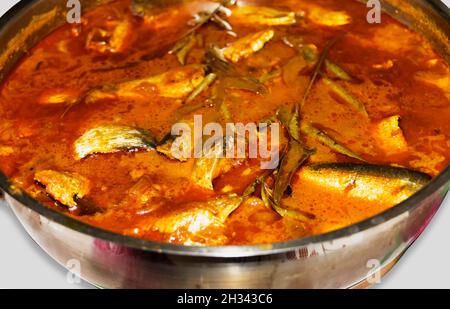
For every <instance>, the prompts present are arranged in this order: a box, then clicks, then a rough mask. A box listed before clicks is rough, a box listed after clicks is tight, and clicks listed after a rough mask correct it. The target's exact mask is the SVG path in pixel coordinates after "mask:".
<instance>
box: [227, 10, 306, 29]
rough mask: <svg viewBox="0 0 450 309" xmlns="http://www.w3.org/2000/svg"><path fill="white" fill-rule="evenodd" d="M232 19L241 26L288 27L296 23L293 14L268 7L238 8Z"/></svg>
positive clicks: (234, 11)
mask: <svg viewBox="0 0 450 309" xmlns="http://www.w3.org/2000/svg"><path fill="white" fill-rule="evenodd" d="M233 18H234V19H235V20H236V21H237V22H239V23H243V24H253V25H255V24H256V25H266V26H289V25H293V24H295V23H296V22H297V20H296V14H295V12H289V11H282V10H277V9H274V8H270V7H263V6H262V7H255V6H240V7H237V8H236V9H234V10H233Z"/></svg>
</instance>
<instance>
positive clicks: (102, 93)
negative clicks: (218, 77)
mask: <svg viewBox="0 0 450 309" xmlns="http://www.w3.org/2000/svg"><path fill="white" fill-rule="evenodd" d="M204 78H205V70H204V67H203V66H202V65H189V66H184V67H179V68H175V69H172V70H169V71H167V72H165V73H162V74H159V75H156V76H151V77H148V78H142V79H137V80H132V81H128V82H123V83H119V84H116V85H113V86H106V87H104V88H103V89H98V90H93V91H91V92H90V93H89V94H88V95H87V98H86V103H93V102H96V101H99V100H111V99H112V100H114V99H120V98H131V99H139V98H141V99H146V98H148V96H151V95H158V96H161V97H165V98H172V99H182V98H184V97H186V96H188V95H189V94H191V92H192V91H194V90H195V89H196V88H197V86H198V85H199V84H200V83H201V82H202V81H203V79H204Z"/></svg>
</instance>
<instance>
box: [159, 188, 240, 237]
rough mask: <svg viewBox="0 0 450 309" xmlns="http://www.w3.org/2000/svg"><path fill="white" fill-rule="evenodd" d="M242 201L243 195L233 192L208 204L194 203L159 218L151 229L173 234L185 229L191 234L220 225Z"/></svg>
mask: <svg viewBox="0 0 450 309" xmlns="http://www.w3.org/2000/svg"><path fill="white" fill-rule="evenodd" d="M242 202H243V198H242V197H240V196H238V195H235V194H232V195H228V196H225V197H219V198H217V199H215V200H212V201H209V202H207V203H206V204H203V203H193V204H192V205H188V207H187V209H186V210H184V211H176V212H174V213H172V214H169V215H167V216H163V217H161V218H158V219H157V220H156V221H155V222H154V223H153V224H152V225H151V230H153V231H158V232H160V233H165V234H172V233H175V232H177V231H179V230H180V229H183V230H185V231H187V232H189V233H191V234H197V233H199V232H201V231H203V230H205V229H207V228H208V227H211V226H216V227H220V226H222V225H223V224H224V223H225V221H226V219H227V218H228V217H229V215H230V214H231V213H232V212H233V211H235V210H236V209H237V208H238V207H239V206H240V205H241V203H242Z"/></svg>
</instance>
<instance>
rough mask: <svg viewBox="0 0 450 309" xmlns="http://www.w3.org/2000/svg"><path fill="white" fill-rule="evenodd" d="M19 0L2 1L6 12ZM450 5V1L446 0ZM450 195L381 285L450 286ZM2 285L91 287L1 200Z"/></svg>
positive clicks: (3, 286)
mask: <svg viewBox="0 0 450 309" xmlns="http://www.w3.org/2000/svg"><path fill="white" fill-rule="evenodd" d="M16 2H18V1H17V0H1V4H0V15H3V13H4V12H6V11H7V10H8V9H9V8H10V7H11V6H12V5H13V4H15V3H16ZM444 2H445V3H446V4H447V5H449V6H450V0H444ZM448 218H450V195H449V196H448V197H447V199H446V201H445V202H444V205H443V206H442V208H441V210H440V211H439V212H438V213H437V215H436V217H435V219H434V220H433V221H432V222H431V224H430V226H429V227H428V228H427V229H426V230H425V232H424V233H423V234H422V236H421V237H420V238H419V240H418V241H417V242H416V243H415V244H414V245H413V246H412V247H411V248H410V249H409V250H408V251H407V253H406V254H405V256H404V257H403V258H402V260H401V261H400V263H399V264H398V265H397V266H396V267H395V268H394V269H393V270H392V271H391V272H390V273H389V274H388V275H387V276H386V277H385V278H383V279H382V282H381V283H380V284H379V285H377V287H378V288H450V242H449V241H448V239H449V236H450V222H449V221H447V220H448ZM0 244H1V249H0V288H91V286H90V285H89V284H87V283H84V282H82V283H80V284H69V283H68V281H67V279H66V277H67V272H66V271H65V270H64V269H63V268H62V267H61V266H59V265H58V264H57V263H56V262H54V261H53V260H52V259H51V258H50V257H48V256H47V255H46V254H45V253H44V252H43V251H42V250H41V249H40V248H39V247H38V246H37V245H36V244H35V243H34V242H33V241H32V240H31V238H29V237H28V235H27V234H26V233H25V231H24V230H23V229H22V227H21V225H20V223H19V222H18V221H17V219H16V218H15V217H14V215H13V214H12V212H11V210H10V209H9V208H8V207H6V205H5V204H4V203H2V202H0Z"/></svg>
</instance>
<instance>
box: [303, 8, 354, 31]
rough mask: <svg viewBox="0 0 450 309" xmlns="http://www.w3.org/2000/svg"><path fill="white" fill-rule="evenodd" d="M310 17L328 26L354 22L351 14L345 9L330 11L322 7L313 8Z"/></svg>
mask: <svg viewBox="0 0 450 309" xmlns="http://www.w3.org/2000/svg"><path fill="white" fill-rule="evenodd" d="M308 17H309V19H310V20H311V21H313V22H314V23H316V24H319V25H322V26H328V27H337V26H343V25H347V24H350V23H351V22H352V18H351V16H350V15H348V13H347V12H345V11H329V10H326V9H323V8H321V7H313V8H311V9H310V10H309V14H308Z"/></svg>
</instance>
